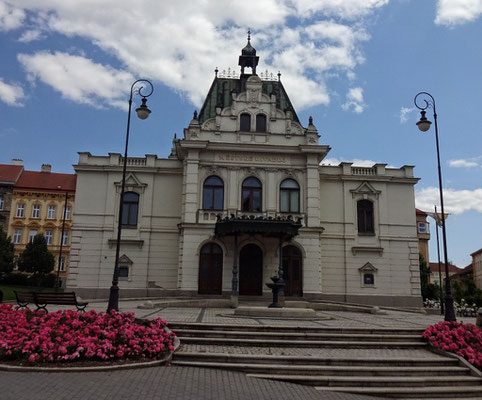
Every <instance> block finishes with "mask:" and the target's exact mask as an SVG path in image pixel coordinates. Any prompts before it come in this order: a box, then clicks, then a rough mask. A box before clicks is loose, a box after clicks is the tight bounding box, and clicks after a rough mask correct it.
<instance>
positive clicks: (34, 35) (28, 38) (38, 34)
mask: <svg viewBox="0 0 482 400" xmlns="http://www.w3.org/2000/svg"><path fill="white" fill-rule="evenodd" d="M43 38H44V35H43V34H42V31H40V30H38V29H32V30H29V31H25V32H23V33H22V36H20V37H19V38H18V41H19V42H22V43H28V42H33V41H34V40H40V39H43Z"/></svg>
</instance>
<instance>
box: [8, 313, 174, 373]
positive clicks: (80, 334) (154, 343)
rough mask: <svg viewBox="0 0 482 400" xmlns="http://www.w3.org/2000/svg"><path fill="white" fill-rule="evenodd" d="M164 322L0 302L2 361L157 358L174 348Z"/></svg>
mask: <svg viewBox="0 0 482 400" xmlns="http://www.w3.org/2000/svg"><path fill="white" fill-rule="evenodd" d="M166 325H167V323H166V321H164V320H162V319H160V318H157V319H155V320H151V321H139V320H135V319H134V313H118V312H115V311H112V312H111V313H109V314H107V313H97V312H95V311H89V312H87V313H85V314H81V313H79V312H78V311H71V310H68V311H57V312H53V313H50V314H46V313H44V312H42V311H40V312H38V311H32V310H29V309H26V310H16V309H15V308H14V307H13V305H11V304H0V360H28V361H29V362H31V363H38V362H65V361H78V360H80V361H85V360H104V361H105V360H118V359H126V358H128V359H142V358H147V359H154V360H155V359H159V358H161V357H162V356H163V355H164V354H166V352H168V351H173V350H174V337H175V334H174V333H173V332H170V333H168V332H166V331H165V330H164V327H165V326H166Z"/></svg>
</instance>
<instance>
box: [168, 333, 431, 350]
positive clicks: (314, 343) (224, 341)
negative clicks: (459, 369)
mask: <svg viewBox="0 0 482 400" xmlns="http://www.w3.org/2000/svg"><path fill="white" fill-rule="evenodd" d="M178 338H179V340H180V341H181V343H189V344H206V345H208V344H215V345H238V346H255V347H266V346H271V347H342V348H357V347H375V348H380V347H390V348H407V347H409V348H413V347H426V346H427V344H426V343H424V342H389V341H386V342H372V341H343V340H341V341H340V340H293V341H286V340H272V339H248V338H245V339H236V338H206V337H188V336H178Z"/></svg>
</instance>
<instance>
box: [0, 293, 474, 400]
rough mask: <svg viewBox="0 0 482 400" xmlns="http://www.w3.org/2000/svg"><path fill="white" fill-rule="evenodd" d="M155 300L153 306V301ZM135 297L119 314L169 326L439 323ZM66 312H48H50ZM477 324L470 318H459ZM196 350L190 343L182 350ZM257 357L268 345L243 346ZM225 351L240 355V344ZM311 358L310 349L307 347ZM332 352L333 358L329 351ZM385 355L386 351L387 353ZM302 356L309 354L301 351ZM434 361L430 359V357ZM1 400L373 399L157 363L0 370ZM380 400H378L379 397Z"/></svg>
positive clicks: (363, 353)
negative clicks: (248, 310)
mask: <svg viewBox="0 0 482 400" xmlns="http://www.w3.org/2000/svg"><path fill="white" fill-rule="evenodd" d="M153 302H154V303H155V301H153ZM140 304H142V301H141V300H129V301H126V300H124V301H121V303H120V311H123V312H134V313H135V315H136V316H137V317H139V318H156V317H161V318H163V319H166V320H167V321H168V322H204V323H222V324H234V325H236V324H237V325H280V326H291V325H294V326H313V327H347V328H352V327H363V328H368V327H372V328H407V327H408V328H424V327H426V326H428V325H431V324H434V323H436V322H438V321H441V320H442V319H443V316H440V315H425V314H418V313H411V312H403V311H396V310H388V311H387V314H386V315H378V314H369V313H356V312H341V311H336V312H335V311H319V312H317V315H319V317H320V319H319V320H312V321H299V320H279V319H263V318H261V319H259V318H244V317H243V318H239V317H235V316H234V310H233V309H230V308H196V307H188V308H183V307H169V306H166V305H165V304H164V306H162V307H158V308H153V309H139V308H137V307H138V306H139V305H140ZM60 308H68V307H55V306H51V307H49V311H54V310H56V309H60ZM106 308H107V303H106V302H91V303H90V304H89V309H95V310H96V311H105V309H106ZM463 321H464V322H472V323H474V322H475V319H474V318H463ZM184 346H196V345H187V344H186V345H184ZM244 349H245V351H247V352H249V351H251V352H256V353H260V352H263V351H269V352H270V353H271V354H273V353H272V352H273V351H276V350H275V349H274V348H270V347H263V348H247V347H246V348H244ZM231 350H233V351H234V350H235V351H238V352H239V351H242V348H241V347H237V348H236V349H233V348H231ZM307 350H308V349H301V348H300V349H297V348H291V349H289V348H287V349H282V350H280V349H278V351H282V352H283V354H284V355H291V354H293V355H305V354H304V352H306V351H307ZM209 351H210V352H226V351H230V350H229V348H228V347H225V346H212V348H209ZM309 351H310V355H313V354H312V349H311V350H309ZM330 352H331V353H333V354H331V353H330ZM388 352H390V353H388ZM394 352H396V355H397V356H400V357H414V358H417V357H423V355H424V354H426V350H422V349H407V350H403V349H383V348H380V349H372V350H369V351H368V350H366V349H319V353H320V355H324V356H333V357H380V356H384V355H389V354H391V355H394ZM306 355H308V354H306ZM432 356H433V354H432ZM0 387H1V388H2V389H1V396H0V398H1V399H2V400H50V399H55V400H61V399H69V400H90V399H92V400H94V399H95V400H102V399H116V400H123V399H143V400H150V399H163V400H164V399H165V400H171V399H173V400H174V399H176V400H177V399H179V400H181V399H206V400H207V399H213V400H214V399H232V400H235V399H240V400H244V399H246V400H248V399H249V400H257V399H279V400H283V399H290V400H293V399H319V400H323V399H324V400H342V399H346V400H362V399H370V398H371V397H367V396H361V395H350V394H346V393H334V392H325V391H317V390H315V389H314V388H313V387H309V386H303V385H296V384H291V383H287V382H279V381H271V380H262V379H254V378H249V377H247V376H246V375H245V374H244V373H240V372H231V371H223V370H216V369H207V368H192V367H176V366H162V367H152V368H140V369H129V370H119V371H108V372H65V373H64V372H62V373H44V372H5V371H2V372H1V373H0ZM378 399H380V398H378Z"/></svg>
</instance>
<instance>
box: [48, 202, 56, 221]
mask: <svg viewBox="0 0 482 400" xmlns="http://www.w3.org/2000/svg"><path fill="white" fill-rule="evenodd" d="M56 212H57V206H55V205H50V206H49V208H48V211H47V219H55V214H56Z"/></svg>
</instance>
